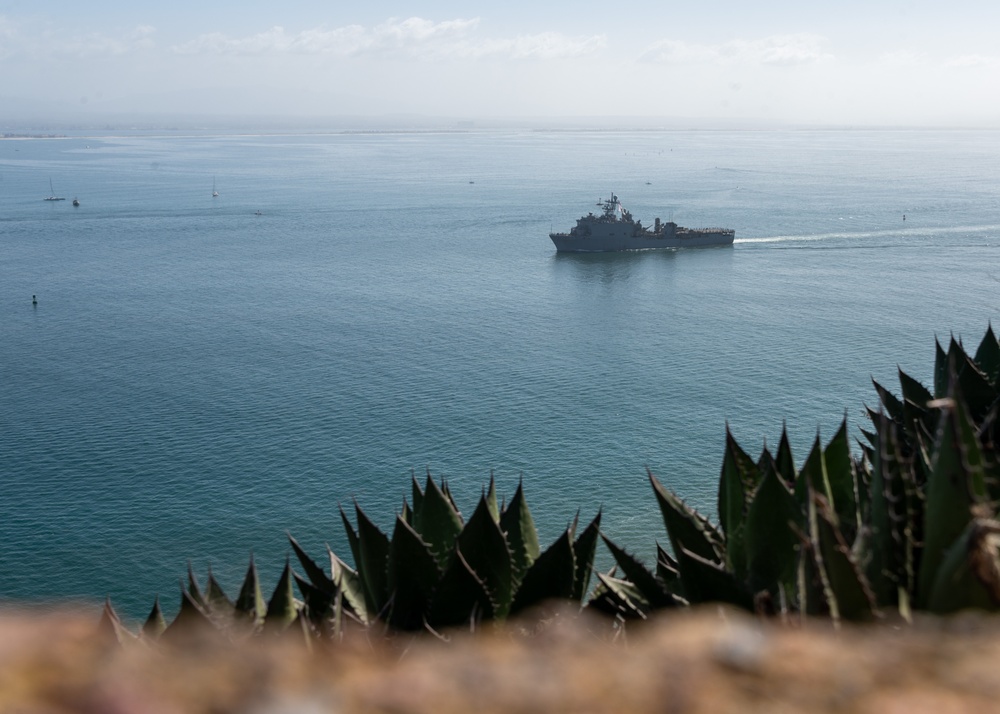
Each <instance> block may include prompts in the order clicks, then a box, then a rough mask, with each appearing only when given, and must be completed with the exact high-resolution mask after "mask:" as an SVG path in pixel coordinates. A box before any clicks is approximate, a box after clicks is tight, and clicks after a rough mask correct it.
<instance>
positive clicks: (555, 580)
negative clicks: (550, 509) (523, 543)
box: [511, 528, 576, 614]
mask: <svg viewBox="0 0 1000 714" xmlns="http://www.w3.org/2000/svg"><path fill="white" fill-rule="evenodd" d="M575 584H576V555H575V554H574V552H573V535H572V532H571V531H570V529H568V528H567V529H566V530H565V531H563V534H562V535H561V536H559V538H558V539H557V540H556V541H555V542H554V543H553V544H552V545H550V546H549V547H548V548H547V549H546V550H545V552H543V553H542V554H541V555H539V556H538V559H537V560H535V562H534V563H532V565H531V567H530V568H528V571H527V572H526V573H525V574H524V580H523V581H522V582H521V587H520V588H518V591H517V593H516V594H515V596H514V604H513V606H512V607H511V613H512V614H513V613H515V612H520V611H521V610H524V609H526V608H529V607H534V606H535V605H539V604H541V603H543V602H545V601H546V600H551V599H556V598H559V599H569V598H572V597H573V588H574V585H575Z"/></svg>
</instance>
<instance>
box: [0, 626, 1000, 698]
mask: <svg viewBox="0 0 1000 714" xmlns="http://www.w3.org/2000/svg"><path fill="white" fill-rule="evenodd" d="M97 620H98V613H93V612H88V613H83V614H81V613H56V614H52V613H49V614H45V615H41V614H26V613H23V612H22V613H15V612H11V611H7V612H5V613H0V713H2V714H60V713H64V712H86V713H88V714H90V713H93V714H133V713H134V714H139V713H142V714H179V713H181V712H183V713H185V714H189V713H201V712H204V713H206V714H208V713H211V714H228V713H230V712H233V713H235V712H240V713H246V714H320V713H322V712H386V713H389V712H392V713H397V714H403V713H409V712H413V713H426V714H449V713H451V712H463V713H466V712H479V713H489V712H503V713H504V714H512V713H515V712H516V713H518V714H524V713H528V712H636V713H643V712H657V713H658V714H674V713H676V714H682V713H683V714H687V713H694V712H705V713H708V712H713V713H720V712H739V713H740V714H746V713H747V712H770V713H781V712H871V713H872V714H874V713H876V712H878V713H879V714H892V713H895V712H899V713H900V714H903V713H905V714H920V713H921V712H927V713H928V714H930V713H932V712H933V713H934V714H944V713H951V712H990V711H1000V619H998V618H996V617H988V616H981V615H960V616H957V617H952V618H948V619H926V620H920V621H918V622H917V623H915V624H914V625H912V626H908V625H892V624H885V623H883V624H878V625H869V626H865V627H859V628H852V627H844V628H842V629H840V630H835V629H833V628H832V627H831V626H830V625H829V624H828V623H819V622H817V623H807V624H805V625H801V624H800V625H781V624H779V623H776V622H772V621H767V622H762V621H760V620H757V619H754V618H752V617H749V616H746V615H743V614H740V613H736V612H733V611H730V610H718V609H712V608H709V609H701V610H695V611H689V612H683V613H680V614H672V615H668V616H663V617H660V618H658V619H657V620H655V621H652V622H649V623H645V624H644V625H643V626H642V627H630V628H629V629H628V630H627V633H626V634H625V635H622V634H619V635H618V636H617V637H614V636H613V633H612V632H611V631H610V630H609V628H608V627H607V622H606V621H603V622H598V623H595V622H592V621H589V620H587V619H580V618H575V617H570V616H567V615H565V614H563V615H556V616H554V617H551V618H550V619H548V620H545V621H542V622H538V621H523V622H519V623H515V624H513V625H508V626H507V627H506V628H504V630H502V631H498V630H494V629H492V628H487V629H486V630H484V631H482V632H480V633H478V634H476V635H475V636H469V635H466V634H455V633H452V634H451V636H450V640H451V641H450V642H441V641H439V640H436V639H434V638H432V637H429V636H428V637H420V638H397V639H395V640H394V641H393V642H392V644H391V645H390V646H383V645H381V644H379V645H375V644H373V643H372V642H371V641H370V639H369V638H367V637H363V636H354V637H350V638H348V639H347V640H345V641H344V642H341V643H338V644H336V645H335V646H329V647H323V646H315V645H314V646H313V647H312V648H311V650H310V649H309V648H307V647H306V646H305V645H304V644H303V638H302V636H301V631H299V632H298V634H296V635H293V634H289V633H286V635H284V636H280V637H279V636H271V637H258V638H254V639H252V640H247V641H243V642H239V643H233V642H230V641H223V640H221V639H219V638H218V637H215V636H212V637H205V636H196V637H193V638H192V639H190V640H189V641H186V642H180V643H176V644H174V645H172V646H167V645H164V644H155V645H151V644H149V643H145V642H143V641H141V640H136V641H131V642H126V644H119V643H118V642H117V641H116V640H115V639H114V636H113V635H110V634H109V632H108V631H107V630H104V631H101V630H99V629H98V628H97V626H96V623H97Z"/></svg>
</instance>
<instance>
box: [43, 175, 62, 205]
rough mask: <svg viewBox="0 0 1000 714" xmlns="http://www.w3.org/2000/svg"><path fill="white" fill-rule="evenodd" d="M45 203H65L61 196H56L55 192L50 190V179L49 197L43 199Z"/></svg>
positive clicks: (50, 181) (52, 189)
mask: <svg viewBox="0 0 1000 714" xmlns="http://www.w3.org/2000/svg"><path fill="white" fill-rule="evenodd" d="M45 200H46V201H65V200H66V199H65V198H64V197H62V196H57V195H56V190H55V189H54V188H52V179H49V195H48V196H47V197H46V198H45Z"/></svg>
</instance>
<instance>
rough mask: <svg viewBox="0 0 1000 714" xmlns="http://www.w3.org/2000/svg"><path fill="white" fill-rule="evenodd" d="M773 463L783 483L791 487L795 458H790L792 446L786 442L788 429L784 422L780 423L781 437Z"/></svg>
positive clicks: (792, 484)
mask: <svg viewBox="0 0 1000 714" xmlns="http://www.w3.org/2000/svg"><path fill="white" fill-rule="evenodd" d="M774 464H775V468H776V470H777V472H778V475H779V476H781V479H782V480H783V481H784V482H785V485H786V486H788V487H789V488H792V487H793V486H794V485H795V460H794V459H793V458H792V446H791V444H789V443H788V430H787V429H786V428H785V425H784V424H782V425H781V439H780V440H779V441H778V453H777V454H776V455H775V459H774Z"/></svg>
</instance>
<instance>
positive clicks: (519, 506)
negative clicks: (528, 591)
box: [500, 483, 541, 583]
mask: <svg viewBox="0 0 1000 714" xmlns="http://www.w3.org/2000/svg"><path fill="white" fill-rule="evenodd" d="M500 529H501V530H502V531H503V532H504V533H505V534H506V536H507V544H508V545H509V547H510V552H511V566H512V569H511V576H512V579H513V581H514V583H520V582H521V580H522V579H523V578H524V574H525V572H527V570H528V568H530V567H531V564H532V563H534V562H535V560H536V559H537V558H538V555H539V553H540V552H541V547H540V546H539V544H538V531H537V530H536V529H535V521H534V520H533V519H532V517H531V511H530V510H529V509H528V503H527V501H525V499H524V489H523V484H521V483H518V484H517V490H516V491H515V492H514V496H513V498H511V499H510V503H509V504H508V505H507V507H506V508H505V509H504V510H503V513H501V514H500Z"/></svg>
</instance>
